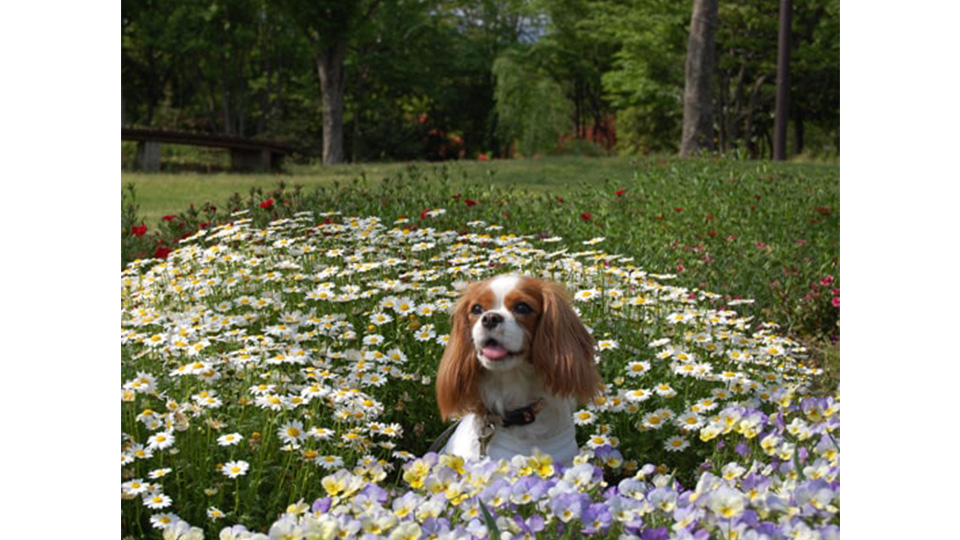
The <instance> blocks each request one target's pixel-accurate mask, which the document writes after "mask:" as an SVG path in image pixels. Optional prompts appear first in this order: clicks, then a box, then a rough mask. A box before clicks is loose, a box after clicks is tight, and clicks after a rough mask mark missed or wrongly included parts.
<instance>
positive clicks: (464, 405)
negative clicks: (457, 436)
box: [437, 283, 483, 420]
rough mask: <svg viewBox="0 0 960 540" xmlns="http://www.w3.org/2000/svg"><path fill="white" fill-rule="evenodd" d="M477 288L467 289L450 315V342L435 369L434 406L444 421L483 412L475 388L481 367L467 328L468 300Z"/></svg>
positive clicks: (476, 388) (468, 317) (475, 286)
mask: <svg viewBox="0 0 960 540" xmlns="http://www.w3.org/2000/svg"><path fill="white" fill-rule="evenodd" d="M479 288H480V284H479V283H474V284H472V285H470V286H468V287H467V288H466V289H465V290H464V292H463V295H462V296H461V297H460V299H459V300H458V301H457V304H456V306H454V310H453V314H452V315H451V319H450V339H449V341H447V348H446V350H445V351H444V352H443V358H442V359H441V360H440V367H439V369H438V370H437V405H439V407H440V416H441V417H442V418H443V419H444V420H447V419H448V418H450V416H452V415H453V414H455V413H460V414H465V413H470V412H477V413H480V412H483V401H482V400H481V399H480V388H479V383H480V375H481V373H482V371H481V370H482V369H483V368H482V366H481V365H480V361H479V360H477V350H476V347H474V345H473V337H472V336H471V328H470V306H471V305H472V303H471V300H472V298H473V293H474V292H475V291H477V290H478V289H479Z"/></svg>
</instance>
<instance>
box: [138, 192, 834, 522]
mask: <svg viewBox="0 0 960 540" xmlns="http://www.w3.org/2000/svg"><path fill="white" fill-rule="evenodd" d="M442 213H443V210H442V209H437V210H431V211H426V212H424V214H423V215H422V216H421V218H422V219H421V220H406V219H401V220H398V221H397V222H395V223H391V224H385V223H382V222H381V220H380V219H378V218H376V217H363V218H360V217H345V216H341V215H339V214H337V213H323V214H313V213H309V212H303V213H300V214H297V215H296V216H294V217H293V218H292V219H281V220H277V221H274V222H272V223H270V224H269V226H267V227H266V228H264V229H256V228H254V227H253V226H252V224H251V222H250V221H249V220H245V219H242V217H243V216H237V220H236V221H234V222H233V223H232V224H229V225H224V226H220V227H217V228H214V229H209V230H203V231H200V233H198V234H196V235H194V236H192V237H190V238H187V239H185V240H184V241H183V242H182V243H181V245H180V246H178V248H177V249H175V250H173V251H171V252H170V253H169V254H167V258H166V260H163V261H159V260H149V261H138V262H134V263H132V264H131V265H129V266H128V267H127V268H126V269H125V270H124V272H123V273H122V275H121V308H122V315H121V332H122V336H121V343H122V377H123V388H122V390H121V400H122V405H121V411H122V412H121V424H122V431H123V433H122V441H121V450H122V472H121V476H122V479H121V482H122V484H121V494H122V499H123V500H122V502H121V507H122V529H123V534H124V535H136V536H138V537H144V536H151V535H152V536H153V537H159V536H161V531H162V535H163V536H164V537H170V538H187V537H196V536H197V535H201V534H203V533H204V532H205V533H206V534H208V535H212V536H216V535H220V537H222V538H244V537H262V535H263V534H264V533H266V534H268V535H269V537H270V538H300V537H306V538H314V537H315V538H333V537H341V538H342V537H350V536H356V537H360V536H364V535H369V536H368V537H369V538H374V537H387V538H420V537H437V538H443V537H448V538H469V537H471V536H473V537H477V538H484V537H488V536H492V535H495V534H499V535H501V536H502V537H524V536H527V535H530V536H533V535H536V536H541V537H543V536H546V537H562V536H564V535H568V534H572V533H573V532H578V533H579V532H582V533H583V534H593V535H598V536H620V535H625V536H626V537H632V536H635V537H641V538H667V537H681V538H686V537H695V538H707V537H710V536H711V535H713V536H714V537H723V538H733V537H738V538H747V537H751V535H754V536H756V537H759V536H757V535H766V536H768V537H771V538H775V537H780V536H796V535H805V534H810V535H824V536H830V535H833V534H838V531H839V496H838V491H839V396H838V395H837V396H833V397H826V398H824V397H814V396H811V395H808V391H807V386H808V383H809V381H810V378H811V377H813V376H816V375H817V371H816V370H813V369H809V368H807V367H805V366H804V363H803V360H804V358H805V353H806V351H805V350H804V349H803V347H802V346H800V345H799V344H798V343H797V342H795V341H793V340H791V339H790V338H788V337H785V336H781V335H778V333H777V325H776V324H773V323H769V322H763V323H758V322H757V321H752V320H750V319H749V318H746V317H740V316H739V315H738V314H737V313H736V311H735V309H736V305H737V304H738V303H740V302H743V301H731V302H727V303H726V304H723V303H722V300H721V297H720V296H719V295H715V294H712V293H710V292H709V291H702V290H698V289H687V288H683V287H679V286H673V285H670V284H669V283H670V281H671V279H673V277H674V276H670V275H657V274H649V273H647V272H646V271H644V270H643V268H641V267H640V266H639V265H637V264H636V262H635V261H631V260H629V259H627V258H625V257H622V256H618V255H616V254H608V253H604V252H603V251H600V249H601V247H602V244H603V239H602V238H597V239H593V240H590V241H587V242H583V243H582V244H586V245H582V244H579V245H576V246H574V245H569V244H566V243H565V242H564V241H563V239H560V238H555V237H554V238H537V237H523V236H516V235H511V234H509V231H504V230H502V229H501V228H500V227H497V226H496V225H491V224H487V223H484V222H479V221H474V222H470V223H467V224H465V226H464V227H463V228H462V229H461V230H458V231H439V230H434V229H433V228H431V227H430V226H429V225H430V219H431V217H433V216H437V215H440V214H442ZM501 273H523V274H528V275H535V276H541V277H546V278H548V279H552V280H555V281H558V282H561V283H563V284H565V285H566V286H567V288H568V289H569V290H570V291H571V293H573V294H574V297H575V304H576V307H577V308H578V310H579V311H580V313H581V317H582V318H583V320H584V322H585V323H586V324H587V326H588V327H590V328H591V330H592V332H593V334H594V336H595V338H596V339H597V343H598V348H597V361H598V365H599V368H600V371H601V374H602V375H603V378H604V381H605V383H606V384H605V389H604V392H603V394H602V395H601V396H598V397H597V398H596V399H595V400H594V401H593V402H592V403H589V404H584V406H583V407H582V408H581V409H580V410H579V411H578V412H577V413H576V414H575V422H576V423H577V424H578V439H579V441H580V443H581V445H582V449H583V450H582V454H581V457H580V458H578V459H577V462H576V464H575V465H574V466H573V467H572V468H569V469H566V470H563V469H562V468H561V467H560V466H559V465H554V464H553V463H551V462H550V460H549V459H548V458H546V457H544V456H535V457H532V458H516V459H514V460H513V461H512V462H509V463H508V462H490V461H481V462H471V463H464V462H462V461H461V460H458V459H454V458H451V457H449V456H437V455H436V454H432V453H427V449H428V447H429V445H430V443H431V442H432V441H433V439H434V438H436V437H437V436H438V435H439V434H440V432H441V431H442V430H443V429H444V427H445V426H444V425H443V424H442V422H441V421H440V419H439V415H438V414H437V411H436V405H435V400H434V397H433V376H434V374H435V372H436V367H437V364H438V362H439V359H440V356H441V354H442V351H443V347H444V344H445V342H446V337H447V336H446V332H447V331H448V329H449V321H448V311H447V310H448V308H449V307H450V306H451V305H452V303H453V301H454V300H455V298H456V291H457V288H458V286H459V285H461V284H462V283H465V282H469V281H473V280H476V279H482V278H485V277H489V276H492V275H496V274H501ZM295 501H300V502H295ZM291 503H293V504H291ZM285 509H286V512H285ZM188 523H189V524H192V525H195V526H200V527H202V528H200V527H192V526H191V525H188ZM232 523H236V524H240V525H236V526H233V527H230V526H229V524H232ZM247 529H249V530H250V531H260V532H255V533H254V532H249V531H247ZM258 535H260V536H258Z"/></svg>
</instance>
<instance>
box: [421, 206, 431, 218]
mask: <svg viewBox="0 0 960 540" xmlns="http://www.w3.org/2000/svg"><path fill="white" fill-rule="evenodd" d="M429 211H430V209H429V208H427V209H426V210H423V211H421V212H420V219H427V212H429Z"/></svg>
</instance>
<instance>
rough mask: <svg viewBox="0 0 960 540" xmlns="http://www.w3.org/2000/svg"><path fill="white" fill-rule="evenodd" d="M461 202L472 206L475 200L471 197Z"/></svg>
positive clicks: (475, 202)
mask: <svg viewBox="0 0 960 540" xmlns="http://www.w3.org/2000/svg"><path fill="white" fill-rule="evenodd" d="M463 202H465V203H467V206H474V205H475V204H477V201H475V200H473V199H466V200H464V201H463Z"/></svg>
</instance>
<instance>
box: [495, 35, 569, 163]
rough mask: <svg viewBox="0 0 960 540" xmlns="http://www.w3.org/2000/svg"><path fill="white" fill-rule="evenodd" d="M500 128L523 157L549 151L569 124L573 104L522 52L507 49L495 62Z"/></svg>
mask: <svg viewBox="0 0 960 540" xmlns="http://www.w3.org/2000/svg"><path fill="white" fill-rule="evenodd" d="M493 76H494V79H495V80H496V90H495V93H494V98H495V100H496V107H495V110H496V113H497V118H498V124H497V127H498V129H499V130H500V132H501V133H502V137H503V139H504V140H505V141H512V142H516V145H517V150H518V151H519V152H520V154H522V155H524V156H533V155H536V154H549V153H551V152H552V151H553V150H555V149H556V143H557V141H558V140H559V139H560V136H561V135H562V134H563V133H564V132H565V131H566V130H567V129H568V127H569V125H570V116H571V110H572V106H571V104H570V102H568V101H567V99H566V96H564V93H563V89H562V88H561V87H560V85H559V84H557V82H556V81H554V80H553V79H552V78H550V77H549V76H547V75H545V74H543V73H540V72H538V70H537V69H536V67H535V66H532V65H530V62H529V60H527V59H526V58H524V53H523V52H520V51H508V52H507V53H505V54H503V55H501V56H500V57H499V58H497V60H496V61H495V62H494V63H493Z"/></svg>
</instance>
